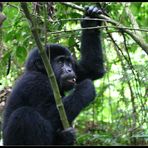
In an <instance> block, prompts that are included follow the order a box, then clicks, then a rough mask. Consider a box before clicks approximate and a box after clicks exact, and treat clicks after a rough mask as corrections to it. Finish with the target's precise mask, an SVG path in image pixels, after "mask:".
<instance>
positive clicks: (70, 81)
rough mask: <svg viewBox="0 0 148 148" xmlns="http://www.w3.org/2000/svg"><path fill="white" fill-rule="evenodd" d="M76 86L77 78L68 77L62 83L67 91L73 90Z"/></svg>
mask: <svg viewBox="0 0 148 148" xmlns="http://www.w3.org/2000/svg"><path fill="white" fill-rule="evenodd" d="M75 84H76V77H66V78H64V79H62V81H61V87H62V89H63V90H65V91H67V90H70V89H72V88H73V87H74V85H75Z"/></svg>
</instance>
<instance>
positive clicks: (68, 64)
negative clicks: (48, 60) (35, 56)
mask: <svg viewBox="0 0 148 148" xmlns="http://www.w3.org/2000/svg"><path fill="white" fill-rule="evenodd" d="M52 68H53V70H54V73H55V76H56V79H57V81H58V84H59V87H60V89H61V90H62V91H68V90H70V89H72V88H73V87H74V85H75V84H76V74H75V70H74V64H73V61H72V58H71V57H69V56H65V55H59V56H57V57H55V58H54V60H52Z"/></svg>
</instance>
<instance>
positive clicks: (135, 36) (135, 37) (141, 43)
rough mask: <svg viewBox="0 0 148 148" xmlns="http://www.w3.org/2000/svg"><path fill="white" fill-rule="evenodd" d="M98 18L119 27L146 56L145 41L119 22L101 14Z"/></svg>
mask: <svg viewBox="0 0 148 148" xmlns="http://www.w3.org/2000/svg"><path fill="white" fill-rule="evenodd" d="M61 3H62V4H63V5H66V6H69V7H71V8H74V9H77V10H79V11H83V12H84V11H85V10H84V8H82V7H80V6H77V5H76V4H74V3H70V2H61ZM98 17H99V18H102V19H106V20H107V22H109V23H111V24H113V25H115V26H118V27H121V28H122V30H123V31H124V32H126V33H127V34H128V35H130V36H131V37H132V38H133V40H135V42H136V43H137V44H138V45H139V46H140V47H141V48H142V49H143V50H144V51H145V52H146V53H147V54H148V44H147V43H145V41H144V39H143V38H141V37H139V36H137V35H135V34H134V33H133V32H131V31H129V30H127V29H126V27H125V26H124V25H122V24H120V23H119V22H117V21H115V20H113V19H111V18H110V17H108V16H105V15H103V14H101V15H99V16H98Z"/></svg>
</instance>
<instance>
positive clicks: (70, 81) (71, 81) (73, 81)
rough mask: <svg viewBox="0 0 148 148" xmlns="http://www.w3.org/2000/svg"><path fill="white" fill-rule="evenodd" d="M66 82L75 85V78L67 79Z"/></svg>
mask: <svg viewBox="0 0 148 148" xmlns="http://www.w3.org/2000/svg"><path fill="white" fill-rule="evenodd" d="M67 82H69V83H72V84H75V83H76V78H72V79H67Z"/></svg>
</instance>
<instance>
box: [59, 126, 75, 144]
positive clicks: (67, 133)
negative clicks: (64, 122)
mask: <svg viewBox="0 0 148 148" xmlns="http://www.w3.org/2000/svg"><path fill="white" fill-rule="evenodd" d="M58 136H59V139H60V141H59V144H63V143H64V145H73V144H74V142H75V139H76V136H75V129H74V128H72V127H69V128H67V129H65V130H62V131H58ZM57 140H58V139H57Z"/></svg>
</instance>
